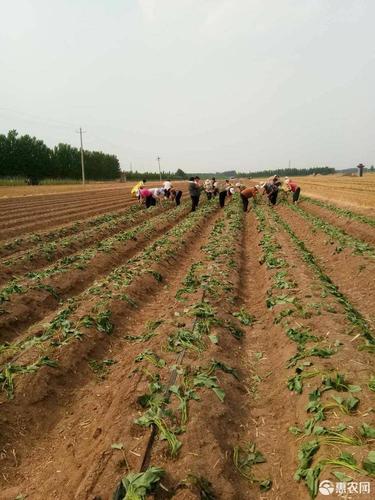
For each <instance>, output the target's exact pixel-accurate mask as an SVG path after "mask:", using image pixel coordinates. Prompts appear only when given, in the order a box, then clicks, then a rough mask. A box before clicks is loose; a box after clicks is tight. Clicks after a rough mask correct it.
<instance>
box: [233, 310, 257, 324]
mask: <svg viewBox="0 0 375 500" xmlns="http://www.w3.org/2000/svg"><path fill="white" fill-rule="evenodd" d="M232 316H234V317H235V318H238V320H239V321H240V323H242V324H243V325H246V326H251V325H253V324H254V321H255V317H254V316H253V315H252V314H249V313H248V312H247V311H245V310H244V309H243V308H241V309H240V310H239V311H237V312H233V313H232Z"/></svg>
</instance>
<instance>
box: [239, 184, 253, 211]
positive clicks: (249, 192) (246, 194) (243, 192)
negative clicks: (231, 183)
mask: <svg viewBox="0 0 375 500" xmlns="http://www.w3.org/2000/svg"><path fill="white" fill-rule="evenodd" d="M236 187H238V188H239V190H240V196H241V200H242V205H243V211H244V212H247V208H248V206H249V199H250V198H255V196H256V195H257V193H258V188H257V186H254V187H245V186H241V184H240V183H238V184H236Z"/></svg>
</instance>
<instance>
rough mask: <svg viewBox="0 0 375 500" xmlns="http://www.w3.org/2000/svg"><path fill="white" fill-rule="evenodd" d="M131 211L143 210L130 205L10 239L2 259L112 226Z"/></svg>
mask: <svg viewBox="0 0 375 500" xmlns="http://www.w3.org/2000/svg"><path fill="white" fill-rule="evenodd" d="M129 209H130V210H131V211H132V212H138V211H139V210H141V205H140V204H133V205H131V206H129V205H128V206H126V207H125V208H122V209H121V210H118V211H116V212H111V213H105V214H102V215H99V216H96V217H90V218H87V219H83V220H79V221H77V222H74V223H72V224H66V225H64V226H62V227H57V228H54V229H52V230H48V231H38V232H35V233H27V234H25V235H22V236H19V237H16V238H10V239H8V240H6V241H2V242H1V243H0V257H6V256H8V255H11V254H12V253H15V252H18V251H21V250H26V249H30V247H34V246H36V245H38V244H40V243H48V242H54V241H56V240H58V239H61V238H65V237H67V236H71V235H73V234H77V233H80V232H81V231H85V230H87V229H88V228H99V227H100V226H103V225H106V224H110V225H112V223H114V222H115V221H117V220H118V219H121V218H122V217H124V215H127V214H128V213H129Z"/></svg>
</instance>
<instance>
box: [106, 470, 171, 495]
mask: <svg viewBox="0 0 375 500" xmlns="http://www.w3.org/2000/svg"><path fill="white" fill-rule="evenodd" d="M163 476H164V469H162V468H160V467H149V468H148V469H147V470H146V471H145V472H138V473H136V472H130V473H129V474H127V475H126V476H125V477H123V478H122V480H121V485H120V487H119V489H118V491H117V492H116V500H145V499H146V497H147V495H148V494H150V493H151V492H152V491H153V489H154V488H155V486H156V485H157V484H158V483H159V481H160V479H161V478H162V477H163Z"/></svg>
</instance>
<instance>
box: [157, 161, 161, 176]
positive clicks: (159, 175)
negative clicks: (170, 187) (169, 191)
mask: <svg viewBox="0 0 375 500" xmlns="http://www.w3.org/2000/svg"><path fill="white" fill-rule="evenodd" d="M157 160H158V164H159V177H160V180H161V170H160V156H158V157H157Z"/></svg>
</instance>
